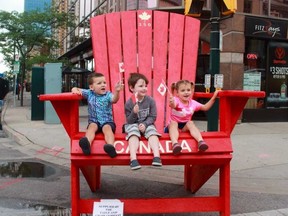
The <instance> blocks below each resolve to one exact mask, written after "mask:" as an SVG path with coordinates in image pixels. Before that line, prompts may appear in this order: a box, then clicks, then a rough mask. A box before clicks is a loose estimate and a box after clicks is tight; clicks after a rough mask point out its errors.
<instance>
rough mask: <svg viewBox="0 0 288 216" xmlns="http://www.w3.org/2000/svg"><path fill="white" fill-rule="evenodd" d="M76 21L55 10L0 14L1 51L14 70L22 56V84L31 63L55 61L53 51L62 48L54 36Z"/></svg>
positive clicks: (1, 12) (0, 12) (68, 15)
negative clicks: (17, 60) (16, 56)
mask: <svg viewBox="0 0 288 216" xmlns="http://www.w3.org/2000/svg"><path fill="white" fill-rule="evenodd" d="M73 21H74V19H73V17H71V15H70V14H68V13H64V12H59V11H58V10H57V8H55V7H50V8H46V9H45V10H44V11H38V10H34V11H29V12H23V13H18V12H16V11H13V12H6V11H0V51H1V52H2V54H3V55H4V61H5V62H6V63H7V65H11V67H12V65H13V62H14V60H15V53H19V56H20V65H21V83H22V84H23V83H24V80H25V71H26V69H30V68H31V65H32V64H35V63H38V64H39V63H42V64H44V63H46V62H48V61H49V62H53V61H55V60H56V58H55V56H53V55H52V54H51V52H50V51H51V50H52V49H56V48H57V47H59V44H58V41H57V40H56V38H54V37H53V35H55V34H54V33H57V30H58V29H59V28H65V27H70V26H73ZM39 56H42V57H39ZM45 61H46V62H45ZM27 66H28V67H27ZM11 69H12V68H11ZM22 89H23V88H22ZM22 97H23V92H22ZM22 97H21V99H22V100H21V105H23V103H22V101H23V98H22Z"/></svg>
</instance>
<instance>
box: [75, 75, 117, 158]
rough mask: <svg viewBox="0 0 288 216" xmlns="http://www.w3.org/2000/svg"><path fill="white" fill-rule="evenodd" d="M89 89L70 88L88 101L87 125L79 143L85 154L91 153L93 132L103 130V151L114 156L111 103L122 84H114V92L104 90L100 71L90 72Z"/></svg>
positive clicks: (104, 83)
mask: <svg viewBox="0 0 288 216" xmlns="http://www.w3.org/2000/svg"><path fill="white" fill-rule="evenodd" d="M88 84H89V89H81V88H77V87H73V88H72V90H71V91H72V93H74V94H78V95H82V96H83V97H84V98H86V99H87V102H88V127H87V131H86V134H85V136H84V137H82V138H81V139H80V140H79V145H80V147H81V149H82V151H83V153H84V154H85V155H90V154H91V143H92V142H93V140H94V137H95V134H96V133H99V132H103V134H104V138H105V142H106V144H105V145H104V151H105V152H106V153H107V154H108V155H109V156H110V157H111V158H114V157H116V155H117V153H116V150H115V147H114V145H113V144H114V141H115V140H114V132H115V129H116V125H115V123H114V120H113V115H112V104H113V103H116V102H117V101H118V100H119V97H120V94H119V92H120V91H121V90H122V89H123V85H121V84H120V82H119V83H117V84H116V86H115V93H114V94H113V93H112V92H110V91H107V90H106V87H107V83H106V80H105V77H104V75H103V74H101V73H92V74H91V75H89V77H88Z"/></svg>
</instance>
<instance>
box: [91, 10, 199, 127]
mask: <svg viewBox="0 0 288 216" xmlns="http://www.w3.org/2000/svg"><path fill="white" fill-rule="evenodd" d="M90 28H91V37H92V46H93V55H94V61H95V69H94V70H95V72H101V73H103V74H104V75H105V76H106V80H107V81H108V84H109V85H110V90H112V91H114V86H115V84H116V83H117V82H118V81H119V79H120V76H122V77H123V78H124V83H125V90H124V94H123V96H122V95H121V98H120V101H119V102H118V103H117V104H115V105H114V107H113V110H114V111H113V112H114V120H115V123H116V125H117V126H118V127H117V132H121V126H120V125H123V123H125V115H124V103H125V101H126V100H128V99H129V97H131V93H130V92H129V91H128V85H127V79H128V77H129V74H130V73H131V72H139V73H143V74H145V75H146V76H147V78H148V80H149V84H148V88H149V90H148V94H149V95H151V96H152V97H153V98H154V99H155V100H156V103H157V110H158V113H157V114H158V115H157V121H156V127H157V128H158V130H159V132H163V128H164V126H165V124H166V122H165V121H166V119H165V116H166V107H167V106H166V105H165V101H166V97H167V93H166V95H165V96H162V95H161V94H160V93H159V91H158V87H159V86H160V84H161V82H162V80H163V81H164V82H165V84H166V85H167V86H168V88H170V86H171V83H172V82H175V81H178V80H179V79H184V78H185V79H188V80H191V81H195V76H196V66H197V52H198V41H199V30H200V22H199V20H197V19H194V18H192V17H185V16H183V15H180V14H174V13H166V12H160V11H152V10H140V11H125V12H116V13H110V14H105V15H101V16H96V17H93V18H91V27H90ZM122 62H123V69H124V70H125V72H124V73H121V74H120V72H119V63H122Z"/></svg>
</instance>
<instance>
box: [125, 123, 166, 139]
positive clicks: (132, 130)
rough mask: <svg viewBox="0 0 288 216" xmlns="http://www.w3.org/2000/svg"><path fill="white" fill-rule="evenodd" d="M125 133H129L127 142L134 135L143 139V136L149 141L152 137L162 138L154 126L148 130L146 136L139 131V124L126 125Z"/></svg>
mask: <svg viewBox="0 0 288 216" xmlns="http://www.w3.org/2000/svg"><path fill="white" fill-rule="evenodd" d="M125 133H127V136H126V140H128V139H129V138H130V137H131V136H132V135H135V136H137V137H139V138H140V137H141V135H143V136H144V137H145V138H146V139H148V138H149V137H150V136H152V135H156V136H161V134H159V133H158V132H157V129H156V128H155V126H154V125H149V126H148V127H147V128H146V130H145V132H144V134H142V133H141V132H140V131H139V128H138V124H126V125H125Z"/></svg>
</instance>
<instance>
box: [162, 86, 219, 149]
mask: <svg viewBox="0 0 288 216" xmlns="http://www.w3.org/2000/svg"><path fill="white" fill-rule="evenodd" d="M194 87H195V86H194V83H193V82H190V81H188V80H180V81H178V82H177V83H173V84H172V86H171V88H172V92H173V93H174V92H175V94H176V96H173V95H171V96H170V100H169V106H170V107H171V113H170V120H169V124H168V126H167V128H166V129H168V131H169V136H170V139H171V142H172V144H173V154H174V155H178V154H180V153H181V150H182V147H181V145H179V144H178V138H179V130H180V131H183V132H184V131H189V132H190V134H191V136H192V137H193V138H194V139H195V140H196V141H197V142H198V149H199V151H206V150H207V149H208V145H207V144H206V142H205V141H204V140H203V138H202V135H201V133H200V131H199V129H198V128H197V127H196V126H195V124H194V123H193V121H192V116H193V114H194V112H196V111H199V110H202V111H207V110H209V109H210V108H211V107H212V105H213V104H214V102H215V99H216V97H217V94H218V92H219V91H218V90H216V91H215V92H214V94H213V96H212V98H211V99H210V100H209V101H208V102H207V103H206V104H201V103H199V102H197V101H195V100H193V99H192V97H193V94H194ZM165 132H167V130H165Z"/></svg>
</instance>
